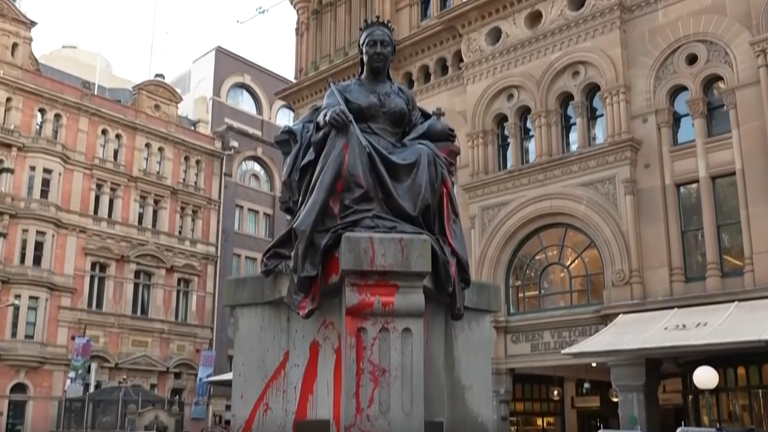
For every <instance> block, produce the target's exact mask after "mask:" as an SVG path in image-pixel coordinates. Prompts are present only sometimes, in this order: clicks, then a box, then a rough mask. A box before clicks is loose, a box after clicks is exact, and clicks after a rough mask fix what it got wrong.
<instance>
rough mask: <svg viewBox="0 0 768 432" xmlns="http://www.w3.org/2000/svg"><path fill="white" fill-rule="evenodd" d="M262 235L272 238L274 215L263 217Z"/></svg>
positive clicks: (263, 215)
mask: <svg viewBox="0 0 768 432" xmlns="http://www.w3.org/2000/svg"><path fill="white" fill-rule="evenodd" d="M261 235H262V236H263V237H265V238H271V237H272V215H270V214H266V213H263V214H262V215H261Z"/></svg>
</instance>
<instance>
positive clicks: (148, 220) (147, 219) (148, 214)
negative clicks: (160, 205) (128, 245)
mask: <svg viewBox="0 0 768 432" xmlns="http://www.w3.org/2000/svg"><path fill="white" fill-rule="evenodd" d="M152 201H153V197H152V196H151V195H150V196H148V197H147V200H146V201H144V202H143V203H140V204H139V205H142V204H143V205H144V226H145V227H147V228H152V215H153V214H154V211H155V206H154V204H153V203H152Z"/></svg>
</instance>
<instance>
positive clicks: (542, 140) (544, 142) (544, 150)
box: [533, 112, 551, 161]
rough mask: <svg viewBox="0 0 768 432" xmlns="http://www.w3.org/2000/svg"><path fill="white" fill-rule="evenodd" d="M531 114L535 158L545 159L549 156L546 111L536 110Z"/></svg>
mask: <svg viewBox="0 0 768 432" xmlns="http://www.w3.org/2000/svg"><path fill="white" fill-rule="evenodd" d="M533 115H534V120H533V121H534V127H535V128H536V159H537V160H542V161H545V160H547V159H549V158H550V156H551V151H550V147H549V142H550V139H549V121H548V119H547V113H546V112H538V113H534V114H533Z"/></svg>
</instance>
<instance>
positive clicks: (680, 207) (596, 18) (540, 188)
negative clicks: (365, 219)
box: [279, 0, 768, 432]
mask: <svg viewBox="0 0 768 432" xmlns="http://www.w3.org/2000/svg"><path fill="white" fill-rule="evenodd" d="M292 4H293V6H294V8H295V9H296V11H297V15H298V20H297V47H296V78H297V82H296V83H295V84H294V85H292V86H289V87H288V88H286V89H285V90H284V91H282V92H281V93H279V97H281V98H282V99H284V100H286V101H288V102H290V103H291V104H293V106H294V107H295V108H296V110H297V112H298V113H299V114H300V113H302V112H306V110H307V109H308V107H309V106H310V105H311V104H314V103H319V102H320V101H321V98H322V95H323V93H324V91H325V88H326V84H327V80H328V78H329V77H330V78H333V79H336V80H339V79H345V78H349V77H352V76H355V74H356V73H357V68H358V63H357V41H358V27H359V25H360V22H361V21H362V19H363V18H366V17H367V18H370V17H374V16H376V15H381V16H382V17H384V18H386V19H390V20H392V22H393V24H394V26H395V29H396V33H397V35H396V36H397V38H398V40H399V45H398V49H397V59H396V64H395V65H394V70H393V72H394V75H395V77H396V79H398V80H399V81H400V82H401V83H402V84H403V85H406V86H408V87H409V88H411V89H412V90H413V92H414V93H415V95H416V97H417V99H418V100H419V102H420V103H421V104H422V105H424V106H425V107H427V108H430V109H434V108H437V107H440V108H442V109H443V111H445V112H446V113H447V114H446V119H447V121H449V122H450V123H451V124H452V125H453V126H454V127H455V128H456V130H457V132H458V135H459V141H460V145H461V148H462V155H461V158H460V168H459V179H458V183H459V186H460V187H459V190H458V192H457V195H458V199H459V202H460V205H461V207H462V208H461V210H462V218H463V223H464V226H465V234H466V237H467V239H468V243H469V245H470V249H471V252H470V254H471V264H472V270H473V276H474V278H476V279H482V280H487V281H492V282H495V283H498V284H499V285H501V286H502V287H503V288H504V293H505V295H504V302H505V310H506V312H505V313H504V314H501V315H499V316H498V317H497V318H496V319H495V320H494V327H495V329H496V345H495V360H494V367H495V369H496V371H497V372H496V376H495V383H496V389H495V390H496V394H497V396H498V402H499V410H500V411H499V413H500V418H501V419H502V421H503V422H506V425H505V426H502V427H501V429H500V430H504V427H507V428H509V427H510V426H511V427H512V428H513V429H512V430H515V431H516V430H520V431H523V430H525V431H552V432H559V431H576V430H578V431H580V432H581V431H584V432H586V431H590V432H591V431H592V430H596V428H598V429H599V427H606V428H618V427H619V426H620V425H619V423H621V426H622V427H623V428H633V429H634V428H636V427H639V428H642V429H643V430H652V429H658V427H666V428H674V427H677V426H679V425H680V423H681V421H685V422H686V424H698V425H707V424H713V423H714V422H715V421H720V422H721V423H722V424H723V426H725V427H726V428H727V427H745V426H749V425H755V427H758V428H761V427H762V428H765V427H766V425H767V423H768V406H766V404H765V402H764V400H768V399H765V397H766V396H768V393H766V391H767V389H768V353H766V351H765V345H764V342H759V341H760V340H763V339H761V338H764V336H759V334H757V333H755V332H759V331H758V330H754V331H752V330H751V329H752V328H753V327H755V326H754V325H752V324H751V323H750V322H749V321H748V320H749V319H750V318H749V317H750V316H751V317H753V318H752V319H759V318H757V317H756V315H754V314H755V313H756V312H755V311H759V310H764V308H765V307H766V303H765V300H764V299H765V297H766V296H768V270H766V269H768V267H767V266H766V264H768V244H766V243H765V242H763V241H762V239H763V238H765V236H766V234H768V222H767V221H768V194H766V193H765V185H766V184H768V182H767V180H768V178H767V176H768V170H766V169H765V168H766V166H768V130H767V129H766V125H767V124H768V122H767V121H766V115H767V114H768V60H767V58H766V48H767V47H768V44H767V43H766V40H768V36H766V34H768V3H767V2H766V1H765V0H745V1H740V2H726V1H717V0H712V1H701V0H516V1H511V2H507V1H498V0H473V1H464V2H458V1H449V0H441V1H434V0H432V1H429V0H422V1H412V2H405V1H397V0H372V1H368V2H354V1H336V2H326V1H310V0H293V1H292ZM676 308H680V309H676ZM750 314H752V315H750ZM738 320H742V321H738ZM744 320H747V321H744ZM760 322H761V323H762V322H765V321H764V318H763V321H760ZM609 323H610V325H609ZM627 323H634V324H633V325H632V326H629V325H628V324H627ZM617 329H618V330H617ZM727 329H730V331H726V330H727ZM760 329H762V330H760V331H762V334H763V335H764V333H765V330H764V329H765V326H762V327H760ZM617 331H620V332H622V333H620V334H617V333H616V332H617ZM750 332H751V333H750ZM736 334H738V339H739V342H738V343H736V342H735V339H734V338H737V336H736ZM592 336H594V337H592ZM715 336H717V337H715ZM742 342H743V343H742ZM726 347H728V348H726ZM713 349H714V350H719V351H716V352H715V353H713V352H712V351H711V350H713ZM745 349H747V350H746V351H745ZM725 353H727V354H725ZM702 364H709V365H712V366H713V367H715V368H716V369H717V370H718V371H719V373H720V375H721V378H720V380H719V381H720V382H719V384H718V387H717V388H716V389H715V395H714V396H713V410H714V411H713V414H712V417H709V416H707V415H706V413H705V409H704V407H705V404H704V396H703V394H702V393H701V392H700V390H699V389H697V388H696V387H695V385H694V384H693V381H692V380H691V374H692V372H693V370H694V369H695V368H696V367H698V366H700V365H702ZM638 382H647V383H650V384H648V385H646V386H639V385H638ZM654 383H656V384H658V385H655V384H654ZM641 394H644V396H645V399H644V400H645V401H646V402H648V401H650V402H648V403H646V404H645V405H643V404H640V405H642V406H640V407H638V406H639V405H638V404H635V406H634V407H633V406H631V405H632V403H631V402H630V401H631V400H632V399H633V398H635V400H638V399H637V398H638V397H639V396H640V395H641ZM619 412H621V413H622V415H621V420H620V421H619V416H618V413H619ZM507 430H508V429H507Z"/></svg>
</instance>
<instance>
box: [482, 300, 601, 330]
mask: <svg viewBox="0 0 768 432" xmlns="http://www.w3.org/2000/svg"><path fill="white" fill-rule="evenodd" d="M602 309H603V304H602V303H601V304H593V305H585V306H573V307H569V308H562V309H557V310H551V311H539V312H528V313H517V314H513V315H507V316H505V317H503V318H496V319H494V322H493V324H494V327H497V328H498V327H502V328H506V330H508V331H511V330H519V327H520V326H536V325H541V324H545V323H546V324H547V325H555V326H568V325H572V324H574V323H581V322H583V321H595V320H596V319H598V318H599V317H600V316H602Z"/></svg>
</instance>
